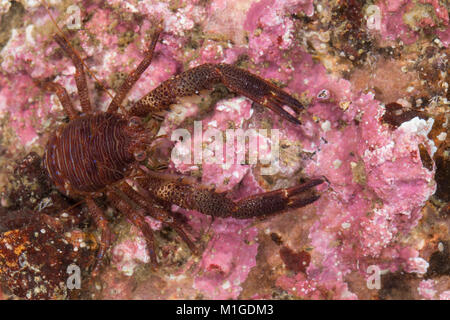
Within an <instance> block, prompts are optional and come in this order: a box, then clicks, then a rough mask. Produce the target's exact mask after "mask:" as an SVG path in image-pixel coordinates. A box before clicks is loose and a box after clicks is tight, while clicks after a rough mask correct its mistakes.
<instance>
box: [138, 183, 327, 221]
mask: <svg viewBox="0 0 450 320" xmlns="http://www.w3.org/2000/svg"><path fill="white" fill-rule="evenodd" d="M323 182H324V180H323V179H313V180H310V181H309V182H307V183H304V184H302V185H299V186H295V187H292V188H287V189H279V190H275V191H271V192H266V193H260V194H256V195H254V196H251V197H248V198H244V199H242V200H239V201H236V202H235V201H233V200H231V199H230V198H228V197H227V195H226V194H225V193H215V192H213V191H210V190H208V189H205V188H199V187H194V186H192V185H190V184H187V183H183V182H180V181H176V180H171V179H164V178H162V179H155V178H154V177H152V178H147V179H145V178H144V179H141V180H140V181H139V184H140V185H142V186H143V187H144V188H145V189H147V190H149V192H150V193H151V194H152V195H153V196H154V197H156V198H157V199H159V200H160V201H162V202H163V203H172V204H176V205H178V206H180V207H182V208H186V209H193V210H197V211H199V212H202V213H204V214H207V215H211V216H213V217H221V218H226V217H233V218H237V219H249V218H252V217H265V216H268V215H272V214H276V213H281V212H284V211H286V210H289V209H294V208H300V207H303V206H306V205H308V204H310V203H312V202H314V201H316V200H317V199H318V198H319V196H318V195H316V194H314V193H313V192H309V191H311V189H312V188H313V187H315V186H317V185H319V184H322V183H323Z"/></svg>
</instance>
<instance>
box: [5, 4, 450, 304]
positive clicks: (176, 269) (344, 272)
mask: <svg viewBox="0 0 450 320" xmlns="http://www.w3.org/2000/svg"><path fill="white" fill-rule="evenodd" d="M48 2H49V5H50V6H51V8H52V10H51V12H52V14H53V16H55V17H56V20H57V22H58V24H59V25H60V26H61V27H63V26H64V25H65V23H66V21H67V19H68V18H69V14H68V13H67V8H68V7H69V6H71V5H76V6H77V7H78V8H79V9H80V13H81V18H82V19H81V24H82V27H81V28H80V29H79V30H76V31H71V32H69V30H67V28H66V29H64V30H65V31H66V32H68V34H69V35H70V39H71V43H72V44H73V45H74V47H75V48H76V49H77V50H78V51H79V52H80V54H81V56H82V57H83V59H84V61H85V63H86V64H87V65H88V66H89V69H90V70H91V71H92V73H94V74H95V77H96V78H97V79H100V80H101V82H102V83H103V85H104V86H106V87H107V88H111V89H115V88H117V87H118V86H119V85H120V83H121V81H122V80H123V79H124V77H125V75H126V74H128V73H129V72H130V71H132V70H133V69H134V68H135V66H136V64H137V63H139V61H140V60H141V59H142V53H143V51H144V50H145V48H146V44H147V43H148V41H149V39H150V37H151V35H152V34H153V32H154V31H155V25H156V23H158V22H159V21H161V20H162V21H163V32H162V35H161V39H160V42H159V43H158V45H157V47H156V53H157V55H156V57H155V59H154V61H153V62H152V64H151V66H150V67H149V68H148V70H147V71H146V72H145V73H144V74H143V75H142V77H141V79H140V81H139V82H138V83H137V84H136V86H135V87H134V89H133V90H132V92H131V93H130V94H129V96H128V101H129V102H128V104H127V106H130V105H131V104H132V103H133V102H134V101H137V100H138V99H139V98H140V97H142V96H144V95H145V94H146V93H148V92H149V91H150V90H152V89H153V88H155V87H156V86H157V85H158V84H159V83H161V82H162V81H164V80H166V79H168V78H169V77H171V76H172V75H175V74H177V73H179V72H181V71H183V70H186V69H188V68H191V67H195V66H198V65H200V64H203V63H230V64H236V65H238V66H240V67H242V68H245V69H247V70H249V71H251V72H253V73H255V74H258V75H260V76H261V77H263V78H265V79H270V80H272V81H274V83H276V84H277V85H279V86H281V87H283V88H284V89H285V90H286V91H288V92H289V93H290V94H292V95H293V96H295V97H296V98H297V99H299V100H300V101H301V102H302V103H304V104H305V105H306V106H307V108H306V111H305V112H304V113H303V114H302V116H301V121H302V123H303V125H302V126H295V125H293V124H291V123H288V122H286V121H283V120H282V119H280V117H278V116H276V115H274V113H272V112H271V111H267V110H264V109H262V108H260V107H259V106H257V105H254V104H252V102H251V101H250V100H248V99H247V98H244V97H242V96H236V95H234V94H232V93H230V92H228V91H227V90H226V89H225V88H223V87H222V86H218V87H216V88H214V90H212V91H210V92H206V93H205V95H201V96H198V97H193V98H191V99H186V100H183V101H181V102H180V103H179V104H177V105H175V106H173V108H172V110H173V111H172V112H171V113H170V114H169V115H167V117H166V120H165V121H164V122H163V124H162V132H164V133H165V134H167V135H168V137H170V135H171V133H172V132H173V131H174V130H175V129H177V128H186V129H188V130H189V131H190V132H193V120H199V121H201V123H202V130H203V132H205V131H206V130H207V129H209V128H217V129H219V130H223V131H224V130H226V129H230V128H242V129H244V130H246V129H249V128H262V129H279V130H280V141H279V142H280V161H279V162H278V163H277V164H276V166H277V169H278V172H277V173H276V174H275V175H270V176H266V175H261V169H262V166H261V165H260V164H258V165H248V164H243V165H241V164H232V165H231V166H222V165H217V164H207V163H203V164H202V165H186V164H176V163H174V162H173V161H170V159H169V155H170V150H169V147H170V146H171V145H172V143H170V141H165V143H162V144H161V146H160V149H159V152H158V153H157V154H156V155H155V159H156V158H158V159H160V158H161V159H162V161H165V162H167V164H168V166H169V169H168V170H169V171H171V172H174V173H175V172H176V173H182V174H186V175H191V176H194V177H197V178H199V179H200V180H201V182H202V183H204V184H207V185H210V186H211V187H215V188H216V190H220V191H229V192H231V195H232V197H233V198H234V199H239V198H242V197H245V196H249V195H252V194H256V193H258V192H262V191H264V190H266V191H268V190H274V189H278V188H283V187H288V186H293V185H295V184H298V183H299V182H302V181H304V180H306V179H308V178H311V177H317V176H325V177H326V178H327V179H328V181H329V186H328V187H323V188H322V189H321V190H320V191H321V192H322V196H321V198H320V199H319V200H318V201H316V202H315V203H314V204H311V205H309V206H307V207H304V208H300V209H298V210H293V211H290V212H287V213H285V214H282V215H278V216H275V217H272V218H270V219H268V220H265V221H253V220H236V219H233V218H228V219H215V220H214V221H211V218H210V217H207V216H205V215H202V214H200V213H198V212H195V211H187V210H183V209H180V208H178V207H173V208H172V210H173V211H176V212H178V213H179V215H180V217H182V218H184V220H185V221H186V224H187V225H188V226H189V228H190V232H191V234H192V235H194V236H195V237H196V239H198V241H197V242H198V243H199V244H201V249H202V251H201V253H200V254H199V255H198V256H195V255H193V254H191V252H190V251H189V250H188V248H187V246H186V245H185V244H184V243H183V242H182V241H181V240H180V239H179V238H178V237H177V236H176V234H175V232H174V231H173V230H171V229H170V228H164V227H162V226H161V224H160V223H158V222H157V221H154V220H153V219H151V218H147V222H148V223H149V225H150V226H151V227H152V229H153V230H155V231H156V242H157V251H158V259H159V260H160V267H159V268H158V270H157V271H153V270H151V268H150V266H149V264H148V262H149V257H148V255H147V252H146V246H145V240H144V238H143V237H142V234H140V232H139V231H138V230H137V229H136V228H134V227H130V226H129V225H128V223H127V221H126V219H125V218H123V217H121V216H120V215H118V214H117V213H116V212H114V211H113V210H112V209H108V211H107V214H108V219H109V220H110V224H111V226H112V228H113V233H114V235H115V239H114V242H113V246H112V248H111V249H110V250H109V253H108V255H109V258H110V259H109V260H110V262H109V263H108V264H107V265H106V267H105V268H104V270H103V271H102V274H101V275H100V280H99V282H100V283H99V284H97V286H93V287H90V289H87V288H84V287H83V289H82V290H81V291H80V292H75V291H76V290H75V291H70V290H67V288H66V286H65V279H66V278H67V273H66V270H67V266H68V265H70V264H71V263H78V265H79V266H80V267H81V269H82V272H83V277H86V278H89V272H88V270H89V266H90V265H91V262H92V259H93V257H94V256H95V249H96V244H95V238H96V237H98V233H96V231H95V228H94V227H93V226H91V224H90V223H89V219H86V217H85V216H86V212H85V211H86V208H85V206H84V205H78V206H76V207H74V208H72V209H70V214H67V213H66V211H65V209H66V208H68V207H71V206H74V205H75V204H76V201H75V200H72V199H68V198H65V197H63V196H62V195H60V194H59V193H58V192H57V191H56V190H55V189H54V188H53V187H52V185H51V183H50V182H49V181H48V178H46V177H45V172H44V171H43V169H42V167H41V166H40V157H41V156H42V154H43V150H44V147H45V143H46V141H47V139H48V137H49V135H50V134H51V133H52V132H53V130H55V128H57V127H58V126H59V125H60V124H61V123H63V122H64V121H65V120H66V119H65V115H64V112H63V110H62V107H61V104H60V103H59V101H58V99H57V97H56V96H55V95H53V94H48V93H44V92H42V91H41V90H39V89H38V88H37V87H36V86H35V85H34V83H33V79H34V78H38V79H44V78H47V77H51V78H52V79H53V80H54V81H56V82H58V83H60V84H61V85H62V86H64V87H65V88H66V89H67V91H68V93H69V95H70V96H71V97H72V101H74V102H75V103H76V104H77V103H78V102H76V101H78V99H76V98H77V94H76V85H75V80H74V73H75V68H74V67H73V65H72V63H71V61H70V59H69V58H68V57H66V56H64V54H63V53H62V51H61V50H60V49H59V47H58V46H57V44H56V43H55V41H53V39H52V34H54V33H55V32H56V28H55V26H54V25H53V23H52V21H51V20H50V17H49V15H48V12H47V11H46V10H45V9H44V7H43V6H42V5H41V4H40V3H39V2H38V1H27V0H22V1H2V2H1V3H0V22H1V23H0V25H1V27H2V29H1V30H0V50H1V51H0V71H1V73H0V143H1V144H0V191H1V192H2V195H1V207H0V231H1V232H2V233H1V236H0V257H1V261H0V278H1V282H2V288H3V289H2V291H3V294H1V293H0V297H2V296H3V297H5V298H6V297H9V296H11V295H13V296H15V297H20V298H24V299H31V298H35V299H45V298H47V299H48V298H53V299H64V298H73V299H76V298H111V299H119V298H127V299H200V298H202V299H239V298H242V299H399V298H407V299H408V298H409V299H449V298H450V290H449V287H450V273H449V268H448V261H449V259H448V257H449V252H450V239H449V227H450V221H449V212H450V209H449V204H448V201H449V196H448V195H449V190H448V188H449V185H448V181H449V180H448V179H449V139H450V138H449V137H448V123H449V120H448V108H449V106H448V104H449V102H448V52H449V43H450V38H449V35H450V25H449V14H448V8H445V6H444V5H443V4H442V2H440V1H431V0H397V1H384V0H377V1H374V2H371V4H365V5H361V4H360V2H359V1H353V0H347V1H312V0H296V1H294V0H259V1H258V0H248V1H227V0H212V1H196V0H186V1H149V0H145V1H137V0H114V1H108V2H105V1H59V0H53V1H48ZM13 21H15V22H13ZM17 21H20V22H17ZM88 82H89V88H90V93H91V97H92V102H93V103H95V105H96V107H97V108H99V110H104V109H105V108H106V107H107V105H108V103H109V100H110V98H109V96H108V95H107V94H105V93H104V92H103V91H102V90H99V88H98V87H99V86H98V85H94V80H93V79H92V78H91V77H89V78H88ZM260 139H261V141H265V142H267V141H266V140H267V139H268V138H267V137H260ZM265 139H266V140H265ZM203 150H204V152H209V151H208V143H204V145H203ZM30 152H35V153H33V155H32V158H31V160H30V158H29V157H30V156H29V155H28V154H29V153H30ZM241 152H242V150H241ZM27 155H28V156H27ZM168 159H169V160H168ZM14 173H15V174H14ZM64 213H66V214H64ZM37 215H39V216H43V215H47V216H49V217H53V218H55V219H56V220H57V221H58V219H59V221H60V222H61V224H64V226H60V225H59V223H56V224H52V222H53V223H54V219H47V220H45V221H42V220H41V219H35V218H36V217H37ZM42 230H45V233H42V232H41V231H42ZM36 233H37V235H38V236H37V237H36V236H35V234H36ZM80 239H84V240H81V241H79V240H80ZM52 241H53V243H52ZM79 243H86V244H85V245H83V246H80V245H79ZM75 248H78V249H75ZM43 252H45V253H46V255H41V254H42V253H43ZM24 256H25V257H26V259H25V260H24V258H23V257H24ZM20 257H22V258H20ZM42 259H45V261H44V260H42ZM371 266H375V267H376V268H378V270H379V271H380V272H381V284H380V288H379V289H372V288H371V287H370V285H369V286H368V283H369V282H370V279H371V278H370V276H371V275H373V271H370V270H374V269H371V268H370V267H371ZM18 275H19V276H21V277H23V278H20V279H25V278H27V279H28V278H30V277H29V276H30V275H31V276H32V277H31V278H30V279H33V280H32V281H30V282H26V283H25V284H26V286H25V287H23V286H22V287H21V286H19V285H18V283H16V282H15V281H14V280H13V279H18V278H17V276H18ZM50 275H52V276H50ZM83 279H84V278H83ZM21 288H24V289H23V290H22V289H21ZM398 288H401V289H398Z"/></svg>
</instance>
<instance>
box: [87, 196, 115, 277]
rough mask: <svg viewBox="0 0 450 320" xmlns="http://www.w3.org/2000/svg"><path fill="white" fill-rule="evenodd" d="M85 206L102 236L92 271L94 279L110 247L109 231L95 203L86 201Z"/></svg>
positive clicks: (89, 200)
mask: <svg viewBox="0 0 450 320" xmlns="http://www.w3.org/2000/svg"><path fill="white" fill-rule="evenodd" d="M86 204H87V206H88V209H89V212H90V214H91V216H92V218H93V219H94V222H95V225H96V226H97V228H99V229H100V230H101V231H102V236H101V240H100V244H99V249H98V253H97V259H96V262H95V265H94V268H93V269H92V278H95V277H96V276H97V275H98V273H99V271H100V267H101V265H102V262H103V257H104V255H105V253H106V251H107V250H108V248H109V247H110V245H111V231H110V229H109V226H108V220H106V217H105V215H104V214H103V211H102V209H101V208H100V207H99V206H98V205H97V204H96V203H95V201H94V200H93V199H91V198H87V199H86Z"/></svg>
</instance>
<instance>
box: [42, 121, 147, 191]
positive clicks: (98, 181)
mask: <svg viewBox="0 0 450 320" xmlns="http://www.w3.org/2000/svg"><path fill="white" fill-rule="evenodd" d="M135 120H136V119H134V118H133V121H135ZM132 123H133V124H134V125H130V123H129V121H127V120H125V119H124V118H123V117H122V116H121V115H119V114H117V113H116V114H112V113H99V114H96V115H88V116H83V117H79V118H76V119H74V120H72V121H70V122H69V123H68V124H66V125H64V126H61V127H60V128H59V129H58V130H57V131H56V133H54V134H53V135H52V136H51V137H50V139H49V141H48V144H47V148H46V151H45V154H44V166H45V168H46V169H47V172H48V174H49V176H50V178H51V179H52V181H53V182H54V183H55V185H56V186H57V187H58V189H59V190H60V191H62V192H63V193H65V194H67V195H72V196H73V195H76V194H78V193H86V192H87V193H90V192H96V191H99V190H101V189H103V188H104V187H105V186H107V185H110V184H112V183H114V182H116V181H118V180H120V179H122V178H123V177H124V176H125V175H126V173H127V171H128V170H129V169H130V168H129V166H130V164H132V163H133V162H135V156H134V154H133V150H136V148H137V147H138V145H139V144H142V142H141V141H142V139H141V138H143V130H142V129H141V128H139V125H138V122H132Z"/></svg>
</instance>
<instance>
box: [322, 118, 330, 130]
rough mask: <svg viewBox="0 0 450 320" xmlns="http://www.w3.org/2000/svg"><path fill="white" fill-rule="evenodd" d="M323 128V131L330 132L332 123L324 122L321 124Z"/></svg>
mask: <svg viewBox="0 0 450 320" xmlns="http://www.w3.org/2000/svg"><path fill="white" fill-rule="evenodd" d="M321 127H322V130H323V131H325V132H326V131H330V129H331V122H330V121H328V120H327V121H324V122H322V124H321Z"/></svg>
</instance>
